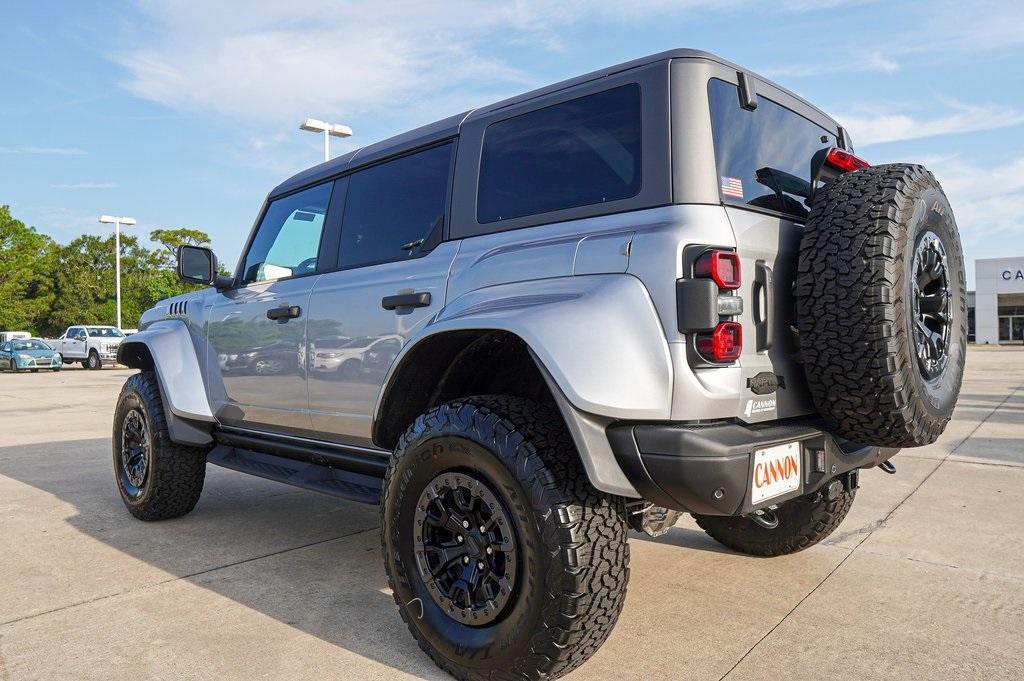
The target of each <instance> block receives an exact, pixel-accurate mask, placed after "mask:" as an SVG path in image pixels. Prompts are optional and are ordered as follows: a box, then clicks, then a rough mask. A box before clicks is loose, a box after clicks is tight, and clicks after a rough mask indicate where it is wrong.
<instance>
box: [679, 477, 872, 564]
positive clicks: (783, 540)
mask: <svg viewBox="0 0 1024 681" xmlns="http://www.w3.org/2000/svg"><path fill="white" fill-rule="evenodd" d="M856 494H857V490H856V489H852V490H844V491H843V492H841V493H840V494H839V496H837V497H836V498H835V499H833V500H831V501H829V500H827V499H825V497H824V496H822V495H821V494H811V495H807V496H803V497H797V498H796V499H793V500H791V501H787V502H786V503H784V504H782V505H780V506H779V508H777V509H776V510H775V511H773V513H774V515H775V517H776V519H777V520H778V526H777V527H776V528H775V529H768V528H767V527H764V526H763V525H761V524H759V523H756V522H754V521H753V520H751V519H750V518H747V517H744V516H714V515H697V514H694V516H693V517H694V519H695V520H696V521H697V524H698V525H700V528H701V529H702V530H704V531H705V532H707V533H708V535H709V536H710V537H711V538H712V539H714V540H715V541H717V542H719V543H720V544H724V545H725V546H728V547H729V548H730V549H732V550H734V551H739V552H740V553H747V554H750V555H752V556H766V557H770V556H783V555H786V554H788V553H796V552H797V551H803V550H804V549H806V548H810V547H811V546H814V545H815V544H817V543H818V542H820V541H821V540H823V539H825V538H826V537H828V536H829V535H830V534H832V532H834V531H835V529H836V528H837V527H839V524H840V523H841V522H843V518H845V517H846V514H847V513H849V511H850V507H851V506H852V505H853V498H854V497H855V496H856Z"/></svg>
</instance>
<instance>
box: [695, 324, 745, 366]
mask: <svg viewBox="0 0 1024 681" xmlns="http://www.w3.org/2000/svg"><path fill="white" fill-rule="evenodd" d="M697 351H698V352H699V353H700V354H702V355H704V357H705V358H706V359H709V360H711V361H712V362H735V361H736V360H738V359H739V358H740V353H741V352H743V327H742V326H740V324H739V323H738V322H719V323H718V326H716V327H715V330H714V331H712V332H711V333H706V334H701V335H699V336H697Z"/></svg>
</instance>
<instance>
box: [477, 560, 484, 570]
mask: <svg viewBox="0 0 1024 681" xmlns="http://www.w3.org/2000/svg"><path fill="white" fill-rule="evenodd" d="M476 566H477V567H478V568H479V569H481V570H483V569H484V562H483V561H480V562H479V563H477V564H476Z"/></svg>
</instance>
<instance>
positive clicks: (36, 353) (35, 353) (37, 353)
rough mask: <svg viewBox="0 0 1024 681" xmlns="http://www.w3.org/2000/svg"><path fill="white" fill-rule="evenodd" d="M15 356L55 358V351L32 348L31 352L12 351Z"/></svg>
mask: <svg viewBox="0 0 1024 681" xmlns="http://www.w3.org/2000/svg"><path fill="white" fill-rule="evenodd" d="M11 352H13V353H14V354H15V355H28V356H29V357H53V355H54V351H53V350H52V349H51V348H45V349H42V348H32V349H31V350H12V351H11Z"/></svg>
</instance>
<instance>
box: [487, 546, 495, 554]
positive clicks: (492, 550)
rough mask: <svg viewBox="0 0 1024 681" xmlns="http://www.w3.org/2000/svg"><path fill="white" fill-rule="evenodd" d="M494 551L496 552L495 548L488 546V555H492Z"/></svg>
mask: <svg viewBox="0 0 1024 681" xmlns="http://www.w3.org/2000/svg"><path fill="white" fill-rule="evenodd" d="M492 553H494V549H492V548H491V547H490V546H488V547H487V555H488V556H489V555H491V554H492Z"/></svg>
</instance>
